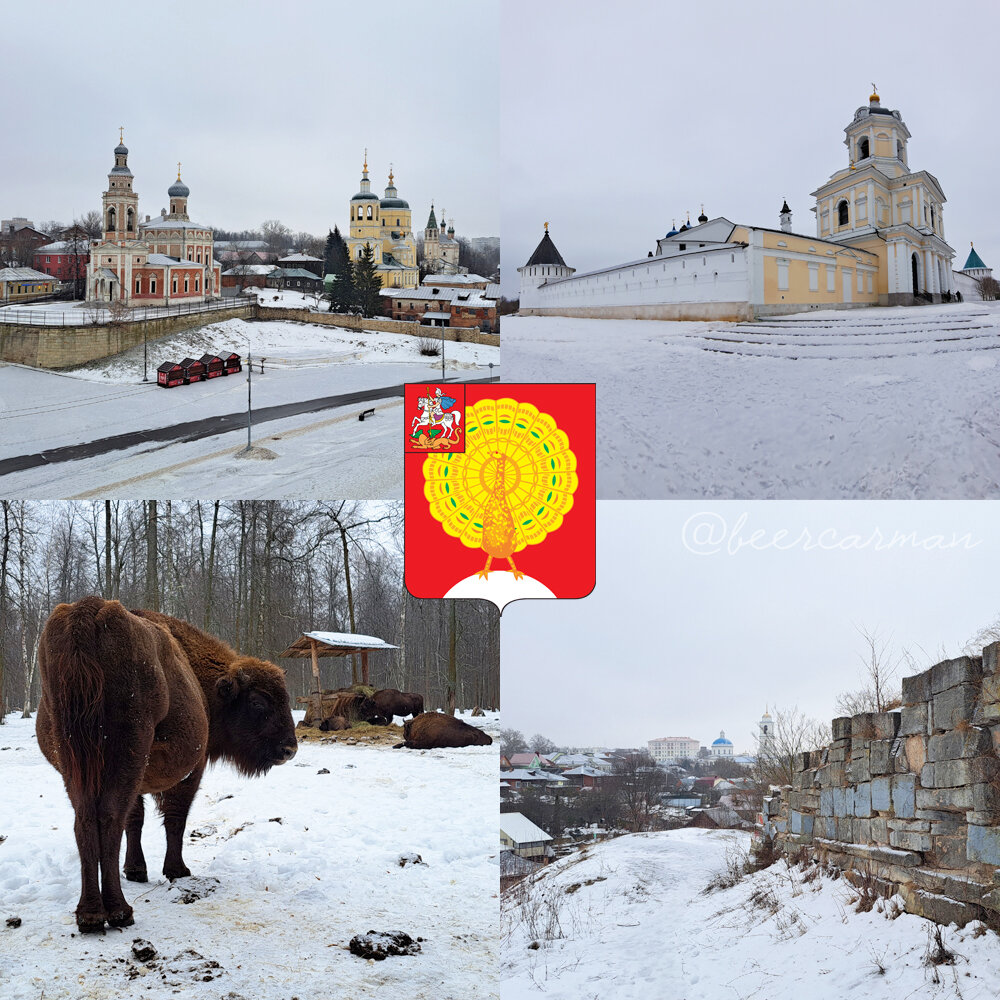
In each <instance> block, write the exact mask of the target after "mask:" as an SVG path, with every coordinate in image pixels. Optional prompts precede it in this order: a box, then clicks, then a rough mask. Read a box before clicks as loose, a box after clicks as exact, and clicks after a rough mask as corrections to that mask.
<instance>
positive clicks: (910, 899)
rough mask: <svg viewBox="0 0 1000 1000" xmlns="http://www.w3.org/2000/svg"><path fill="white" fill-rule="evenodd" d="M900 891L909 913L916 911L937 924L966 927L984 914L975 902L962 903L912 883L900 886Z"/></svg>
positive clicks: (918, 914)
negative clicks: (926, 890)
mask: <svg viewBox="0 0 1000 1000" xmlns="http://www.w3.org/2000/svg"><path fill="white" fill-rule="evenodd" d="M900 893H901V895H902V897H903V905H904V906H905V907H906V912H907V913H915V914H916V915H917V916H918V917H924V918H926V919H927V920H933V921H934V922H935V923H937V924H944V925H945V926H947V925H948V924H958V926H959V927H964V926H965V925H966V924H967V923H970V922H971V921H973V920H979V919H980V918H981V916H982V909H981V908H980V907H979V906H978V905H976V904H975V903H962V902H960V901H958V900H956V899H951V898H949V897H948V896H938V895H936V894H935V893H932V892H925V891H924V890H923V889H917V888H915V887H914V886H912V885H902V886H900Z"/></svg>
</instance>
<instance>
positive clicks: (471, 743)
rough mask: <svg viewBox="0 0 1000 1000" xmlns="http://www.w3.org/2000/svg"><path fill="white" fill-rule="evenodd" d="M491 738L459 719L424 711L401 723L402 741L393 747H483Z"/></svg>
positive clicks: (420, 748)
mask: <svg viewBox="0 0 1000 1000" xmlns="http://www.w3.org/2000/svg"><path fill="white" fill-rule="evenodd" d="M492 742H493V740H492V739H491V738H490V737H489V736H487V735H486V733H484V732H483V731H482V730H481V729H477V728H476V727H475V726H470V725H469V724H468V723H467V722H463V721H462V720H461V719H455V718H452V716H450V715H442V714H441V713H440V712H425V713H423V714H421V715H417V716H415V717H414V718H412V719H408V720H407V721H406V722H404V723H403V742H402V743H397V744H396V746H395V749H397V750H398V749H399V748H400V747H408V748H409V749H410V750H434V749H436V748H438V747H484V746H489V745H490V744H491V743H492Z"/></svg>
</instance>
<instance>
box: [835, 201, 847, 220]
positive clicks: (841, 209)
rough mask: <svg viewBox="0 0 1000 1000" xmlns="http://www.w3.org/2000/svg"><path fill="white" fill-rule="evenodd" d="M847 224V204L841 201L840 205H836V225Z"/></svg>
mask: <svg viewBox="0 0 1000 1000" xmlns="http://www.w3.org/2000/svg"><path fill="white" fill-rule="evenodd" d="M847 223H848V210H847V202H846V201H841V202H840V204H838V205H837V225H838V226H846V225H847Z"/></svg>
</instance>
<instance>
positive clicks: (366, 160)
mask: <svg viewBox="0 0 1000 1000" xmlns="http://www.w3.org/2000/svg"><path fill="white" fill-rule="evenodd" d="M363 170H364V172H365V173H366V174H367V173H368V147H367V146H365V165H364V167H363Z"/></svg>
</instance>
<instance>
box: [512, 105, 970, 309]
mask: <svg viewBox="0 0 1000 1000" xmlns="http://www.w3.org/2000/svg"><path fill="white" fill-rule="evenodd" d="M844 131H845V139H844V143H845V145H846V147H847V151H848V164H847V166H845V167H844V168H843V169H841V170H839V171H837V172H836V173H834V174H833V176H832V177H830V179H829V180H828V181H827V182H826V183H825V184H823V185H821V186H820V187H819V188H817V189H816V190H815V191H814V192H813V193H812V197H813V198H814V199H815V205H814V207H813V211H814V212H815V213H816V222H815V229H816V232H815V235H805V234H803V233H797V232H795V231H794V230H793V227H792V213H791V211H790V210H789V208H788V203H787V201H786V202H784V203H783V204H782V206H781V209H780V211H779V212H778V217H779V227H778V228H774V229H772V228H768V227H761V226H749V225H744V224H740V223H736V222H732V221H730V220H729V219H726V218H724V217H717V218H714V219H711V220H710V219H708V217H707V216H706V215H705V214H704V212H702V214H701V216H699V219H698V223H697V225H688V224H684V225H682V226H681V228H680V229H679V230H675V229H671V231H670V232H668V233H667V234H666V235H665V236H664V237H663V238H661V239H659V240H658V241H657V245H656V251H655V253H653V252H650V253H649V254H648V256H647V257H644V258H639V259H637V260H633V261H628V262H626V263H624V264H618V265H614V266H612V267H607V268H601V269H599V270H595V271H588V272H586V273H582V274H581V273H575V271H574V269H573V268H572V267H570V266H568V265H567V264H566V262H565V261H564V260H563V257H562V255H561V254H560V253H559V251H558V250H557V249H556V248H555V244H554V243H553V242H552V240H551V237H550V236H549V234H548V229H547V224H546V232H545V235H544V237H543V239H542V242H541V243H540V244H539V245H538V248H537V249H536V250H535V253H534V254H532V257H531V259H530V260H529V261H528V262H527V263H526V264H525V265H524V266H523V267H520V268H518V272H519V274H520V275H521V297H520V312H521V313H522V314H523V315H561V316H581V317H595V318H604V317H606V318H617V319H697V320H749V319H754V318H756V317H759V316H767V315H777V314H781V313H792V312H802V311H803V310H807V309H821V308H822V309H830V308H856V307H858V306H870V305H879V304H881V305H892V304H901V305H910V304H915V303H918V302H922V301H925V302H941V301H949V300H950V299H951V298H952V294H953V291H954V284H953V279H952V269H951V260H952V258H953V257H954V251H953V250H952V249H951V247H950V246H948V244H947V242H946V241H945V238H944V211H943V206H944V202H945V197H944V193H943V191H942V189H941V186H940V184H939V182H938V181H937V179H936V178H935V177H934V176H933V175H932V174H930V173H928V172H927V171H916V172H912V171H911V170H910V168H909V165H908V156H909V153H908V150H907V142H908V140H909V138H910V133H909V131H908V130H907V128H906V125H905V124H904V122H903V120H902V116H901V115H900V113H899V112H898V111H890V110H888V109H886V108H883V107H882V106H881V102H880V98H879V95H878V94H877V93H873V94H872V95H871V96H870V98H869V102H868V106H867V107H861V108H858V109H857V111H856V112H855V114H854V117H853V119H852V121H851V122H850V124H849V125H848V126H847V127H846V128H845V130H844Z"/></svg>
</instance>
